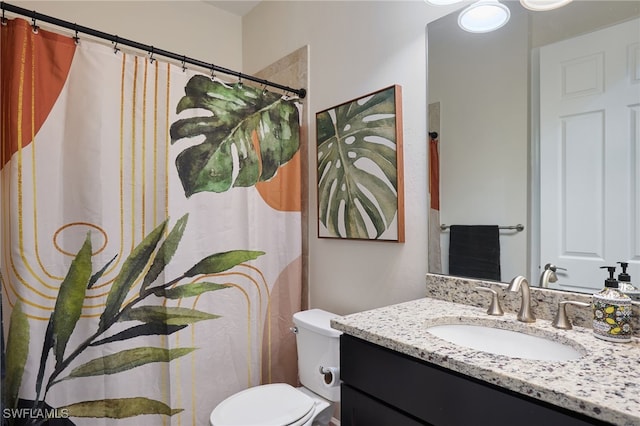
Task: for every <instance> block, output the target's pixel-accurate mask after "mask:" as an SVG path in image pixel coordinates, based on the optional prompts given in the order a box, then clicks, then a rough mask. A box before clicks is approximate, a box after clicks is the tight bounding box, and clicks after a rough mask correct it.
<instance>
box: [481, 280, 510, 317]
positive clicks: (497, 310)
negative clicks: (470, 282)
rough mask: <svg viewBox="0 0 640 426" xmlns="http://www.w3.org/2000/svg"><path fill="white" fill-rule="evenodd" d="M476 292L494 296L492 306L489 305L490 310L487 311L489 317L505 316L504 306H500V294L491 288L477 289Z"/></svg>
mask: <svg viewBox="0 0 640 426" xmlns="http://www.w3.org/2000/svg"><path fill="white" fill-rule="evenodd" d="M476 290H480V291H486V292H489V293H491V294H492V297H491V304H490V305H489V309H487V314H489V315H497V316H499V315H504V311H503V310H502V306H500V300H499V299H498V292H497V291H495V290H494V289H492V288H489V287H476Z"/></svg>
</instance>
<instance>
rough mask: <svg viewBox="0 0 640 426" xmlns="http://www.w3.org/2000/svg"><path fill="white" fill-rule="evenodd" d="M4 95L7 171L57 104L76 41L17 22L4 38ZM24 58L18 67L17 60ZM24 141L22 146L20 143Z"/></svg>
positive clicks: (0, 46) (0, 71)
mask: <svg viewBox="0 0 640 426" xmlns="http://www.w3.org/2000/svg"><path fill="white" fill-rule="evenodd" d="M0 51H1V53H2V55H1V57H0V76H1V82H0V90H1V93H2V100H1V103H0V106H1V108H2V113H1V119H2V151H1V154H0V155H1V157H2V158H1V165H2V166H4V165H5V164H6V163H7V162H8V161H9V160H10V159H11V156H12V155H13V154H14V153H15V152H16V151H17V150H18V147H19V146H22V147H25V146H27V145H28V144H29V143H31V142H32V140H33V138H34V136H35V135H36V134H37V133H38V131H39V130H40V127H42V124H43V123H44V121H45V120H46V118H47V116H48V115H49V113H50V112H51V109H52V108H53V105H54V104H55V102H56V100H57V99H58V96H59V95H60V92H61V91H62V87H63V86H64V83H65V81H66V80H67V75H68V74H69V69H70V68H71V61H72V60H73V55H74V53H75V51H76V44H75V41H74V40H73V38H71V37H66V36H63V35H60V34H55V33H52V32H50V31H45V30H42V29H39V30H38V32H37V33H34V31H33V29H32V27H31V25H30V24H29V23H28V22H27V21H25V20H23V19H12V20H10V21H8V22H7V25H3V26H2V31H1V33H0ZM16 57H17V58H21V60H20V61H15V60H13V59H12V58H16ZM19 139H20V140H19Z"/></svg>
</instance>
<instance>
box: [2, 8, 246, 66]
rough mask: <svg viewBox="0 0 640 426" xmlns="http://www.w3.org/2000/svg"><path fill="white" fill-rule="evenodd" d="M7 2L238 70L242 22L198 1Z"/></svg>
mask: <svg viewBox="0 0 640 426" xmlns="http://www.w3.org/2000/svg"><path fill="white" fill-rule="evenodd" d="M9 3H10V4H13V5H15V6H18V7H22V8H25V9H28V10H35V11H36V12H38V13H42V14H44V15H49V16H52V17H54V18H58V19H62V20H65V21H68V22H73V23H77V24H78V25H82V26H85V27H90V28H94V29H96V30H99V31H102V32H105V33H108V34H112V35H117V36H119V37H122V38H126V39H129V40H133V41H137V42H139V43H142V44H146V45H150V46H155V47H158V48H159V49H163V50H167V51H169V52H173V53H177V54H180V55H185V56H187V57H191V58H194V59H198V60H201V61H204V62H208V63H211V62H213V63H215V64H216V65H220V66H223V67H225V68H230V69H233V70H240V69H241V67H242V19H241V18H240V17H239V16H236V15H233V14H231V13H228V12H224V11H222V10H221V9H218V8H216V7H213V6H211V5H209V4H206V3H203V2H201V1H175V0H174V1H9ZM23 19H27V20H29V21H30V18H23ZM39 25H41V26H42V27H43V28H45V27H46V24H44V23H41V24H39ZM57 31H60V29H58V30H57ZM70 35H73V33H72V32H70ZM80 37H81V38H82V37H83V36H82V34H80ZM220 77H222V76H220Z"/></svg>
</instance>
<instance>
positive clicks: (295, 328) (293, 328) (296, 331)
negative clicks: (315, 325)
mask: <svg viewBox="0 0 640 426" xmlns="http://www.w3.org/2000/svg"><path fill="white" fill-rule="evenodd" d="M289 330H290V331H291V332H292V333H293V334H298V327H290V328H289Z"/></svg>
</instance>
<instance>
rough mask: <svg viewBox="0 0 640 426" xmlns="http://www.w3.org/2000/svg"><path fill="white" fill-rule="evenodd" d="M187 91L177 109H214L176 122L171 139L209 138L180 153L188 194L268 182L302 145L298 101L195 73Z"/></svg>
mask: <svg viewBox="0 0 640 426" xmlns="http://www.w3.org/2000/svg"><path fill="white" fill-rule="evenodd" d="M185 93H186V95H185V96H184V97H183V98H182V99H181V100H180V102H179V103H178V106H177V113H181V112H183V111H185V110H188V109H193V108H200V109H206V110H208V111H210V112H211V113H212V114H211V115H209V116H198V117H190V118H184V119H180V120H177V121H176V122H175V123H173V124H172V125H171V141H172V143H175V142H176V141H178V140H180V139H182V138H192V137H196V136H201V135H202V136H204V137H205V139H204V141H203V142H202V143H200V144H198V145H195V146H191V147H189V148H187V149H185V150H184V151H182V152H181V153H180V154H179V155H178V157H177V158H176V167H177V169H178V174H179V176H180V180H181V182H182V186H183V188H184V191H185V195H186V196H187V197H190V196H191V195H193V194H195V193H197V192H203V191H208V192H225V191H228V190H229V189H230V188H232V187H249V186H253V185H255V184H256V183H257V182H263V181H267V180H269V179H271V178H272V177H274V176H275V174H276V173H277V171H278V168H279V167H280V166H282V165H284V164H286V163H287V162H288V161H289V160H291V158H292V157H293V156H294V154H295V153H296V152H297V151H298V149H299V148H300V124H299V119H298V109H297V107H296V105H295V102H294V101H293V100H287V99H284V98H283V97H282V96H280V95H279V94H276V93H272V92H268V91H265V90H261V89H256V88H253V87H250V86H245V85H240V84H237V85H235V86H228V85H225V84H223V83H220V82H218V81H213V80H211V79H210V78H209V77H206V76H203V75H196V76H194V77H192V78H191V79H190V80H189V82H188V83H187V86H186V87H185Z"/></svg>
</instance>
